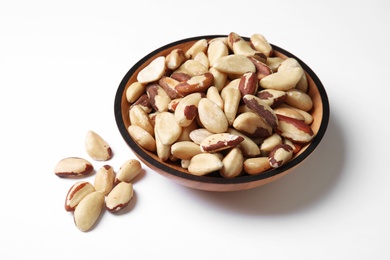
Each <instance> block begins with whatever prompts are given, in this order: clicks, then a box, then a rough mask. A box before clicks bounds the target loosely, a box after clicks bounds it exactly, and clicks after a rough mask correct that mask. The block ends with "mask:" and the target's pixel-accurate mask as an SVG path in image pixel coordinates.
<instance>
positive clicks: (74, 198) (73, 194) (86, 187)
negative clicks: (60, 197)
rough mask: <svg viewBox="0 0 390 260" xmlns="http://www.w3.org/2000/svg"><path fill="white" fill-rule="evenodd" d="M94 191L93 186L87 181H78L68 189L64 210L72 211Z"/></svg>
mask: <svg viewBox="0 0 390 260" xmlns="http://www.w3.org/2000/svg"><path fill="white" fill-rule="evenodd" d="M94 191H95V188H94V186H93V185H92V184H91V183H89V182H87V181H78V182H76V183H75V184H73V186H72V187H71V188H70V189H69V191H68V193H67V194H66V199H65V210H66V211H74V210H75V208H76V206H77V205H78V204H79V202H80V201H81V200H82V199H83V198H84V197H85V196H87V195H88V194H89V193H92V192H94Z"/></svg>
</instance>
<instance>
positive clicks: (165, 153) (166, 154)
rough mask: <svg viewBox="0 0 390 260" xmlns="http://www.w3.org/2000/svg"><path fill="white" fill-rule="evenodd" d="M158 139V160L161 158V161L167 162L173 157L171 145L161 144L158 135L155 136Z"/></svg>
mask: <svg viewBox="0 0 390 260" xmlns="http://www.w3.org/2000/svg"><path fill="white" fill-rule="evenodd" d="M155 139H156V152H157V156H158V158H160V160H161V161H163V162H164V161H166V160H168V159H169V158H170V157H171V145H170V144H168V145H165V144H163V143H162V142H161V140H160V138H159V136H158V135H156V136H155Z"/></svg>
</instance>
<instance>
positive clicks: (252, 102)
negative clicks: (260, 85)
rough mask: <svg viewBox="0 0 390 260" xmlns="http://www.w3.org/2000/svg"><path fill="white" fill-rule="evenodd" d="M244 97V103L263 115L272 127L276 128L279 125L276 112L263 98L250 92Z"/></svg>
mask: <svg viewBox="0 0 390 260" xmlns="http://www.w3.org/2000/svg"><path fill="white" fill-rule="evenodd" d="M242 99H243V100H244V103H245V104H246V105H247V106H248V107H249V108H250V109H252V110H253V111H254V112H255V113H256V114H258V115H259V116H260V117H262V118H263V119H264V120H265V122H267V124H268V125H269V126H270V127H272V128H276V127H277V126H278V118H277V116H276V114H275V113H274V111H273V110H272V108H271V107H270V106H268V105H267V104H266V103H265V102H264V101H263V100H261V99H260V98H258V97H256V96H254V95H250V94H247V95H245V96H244V97H243V98H242Z"/></svg>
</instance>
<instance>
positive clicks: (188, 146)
mask: <svg viewBox="0 0 390 260" xmlns="http://www.w3.org/2000/svg"><path fill="white" fill-rule="evenodd" d="M201 152H202V151H201V150H200V146H199V145H198V144H196V143H194V142H191V141H181V142H176V143H174V144H173V145H172V146H171V153H172V155H173V156H175V157H176V158H178V159H182V160H190V159H191V158H192V157H194V156H195V155H197V154H200V153H201Z"/></svg>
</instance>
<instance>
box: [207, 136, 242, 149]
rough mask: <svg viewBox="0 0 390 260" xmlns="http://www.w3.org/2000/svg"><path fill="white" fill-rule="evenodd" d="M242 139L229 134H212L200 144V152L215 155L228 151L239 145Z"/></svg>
mask: <svg viewBox="0 0 390 260" xmlns="http://www.w3.org/2000/svg"><path fill="white" fill-rule="evenodd" d="M242 141H244V138H243V137H242V136H239V135H234V134H229V133H220V134H213V135H210V136H208V137H206V138H205V139H204V140H203V141H202V142H201V143H200V149H201V151H202V152H207V153H215V152H218V151H222V150H225V149H229V148H232V147H235V146H236V145H239V144H240V143H241V142H242Z"/></svg>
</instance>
